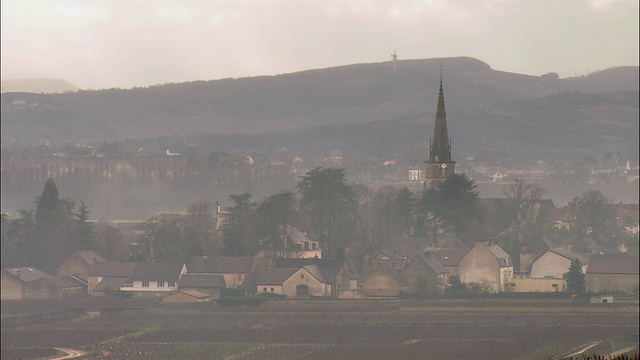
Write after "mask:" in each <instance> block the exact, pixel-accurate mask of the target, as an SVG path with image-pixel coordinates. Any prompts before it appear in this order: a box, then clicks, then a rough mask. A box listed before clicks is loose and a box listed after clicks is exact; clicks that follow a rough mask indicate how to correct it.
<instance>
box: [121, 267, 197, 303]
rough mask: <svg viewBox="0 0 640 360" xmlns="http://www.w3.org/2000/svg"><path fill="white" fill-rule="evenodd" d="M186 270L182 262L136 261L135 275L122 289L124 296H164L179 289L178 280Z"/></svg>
mask: <svg viewBox="0 0 640 360" xmlns="http://www.w3.org/2000/svg"><path fill="white" fill-rule="evenodd" d="M186 272H187V268H186V266H185V265H184V264H182V263H136V267H135V271H134V272H133V275H132V276H131V277H130V278H129V280H128V281H127V282H125V283H124V284H123V285H122V287H120V291H121V293H122V296H123V297H124V298H131V297H163V296H166V295H168V294H171V293H173V292H175V291H177V290H178V282H179V281H180V278H181V277H182V276H183V275H184V274H185V273H186Z"/></svg>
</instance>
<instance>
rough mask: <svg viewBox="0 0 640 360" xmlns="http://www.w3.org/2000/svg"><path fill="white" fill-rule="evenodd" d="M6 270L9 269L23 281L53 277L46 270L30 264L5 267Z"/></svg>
mask: <svg viewBox="0 0 640 360" xmlns="http://www.w3.org/2000/svg"><path fill="white" fill-rule="evenodd" d="M5 270H6V271H8V272H9V273H10V274H11V275H14V276H17V277H19V278H20V280H22V281H36V280H38V279H41V278H50V277H52V276H51V275H49V274H47V273H46V272H44V271H41V270H38V269H36V268H34V267H29V266H25V267H15V268H5Z"/></svg>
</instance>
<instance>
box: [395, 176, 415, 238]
mask: <svg viewBox="0 0 640 360" xmlns="http://www.w3.org/2000/svg"><path fill="white" fill-rule="evenodd" d="M415 207H416V202H415V200H414V198H413V191H411V190H409V188H407V187H406V186H404V187H402V189H400V190H399V191H398V193H397V194H396V197H395V199H394V201H393V219H394V223H395V225H396V228H397V229H398V231H399V232H400V234H402V235H404V236H409V235H411V234H413V215H414V212H415Z"/></svg>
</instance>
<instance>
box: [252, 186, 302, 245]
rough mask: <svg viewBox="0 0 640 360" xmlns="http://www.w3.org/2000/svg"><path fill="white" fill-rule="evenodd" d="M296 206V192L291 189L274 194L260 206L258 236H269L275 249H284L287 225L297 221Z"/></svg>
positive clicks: (270, 242)
mask: <svg viewBox="0 0 640 360" xmlns="http://www.w3.org/2000/svg"><path fill="white" fill-rule="evenodd" d="M295 206H296V198H295V194H294V193H293V192H290V191H284V192H281V193H278V194H273V195H271V196H269V197H268V198H266V199H265V200H264V201H263V202H262V203H260V205H259V206H258V237H259V238H261V239H263V238H269V239H270V241H269V245H270V247H272V248H273V249H275V250H283V246H284V242H283V241H282V240H283V236H284V230H285V228H286V226H288V225H295V224H296V223H297V217H298V214H297V212H296V208H295Z"/></svg>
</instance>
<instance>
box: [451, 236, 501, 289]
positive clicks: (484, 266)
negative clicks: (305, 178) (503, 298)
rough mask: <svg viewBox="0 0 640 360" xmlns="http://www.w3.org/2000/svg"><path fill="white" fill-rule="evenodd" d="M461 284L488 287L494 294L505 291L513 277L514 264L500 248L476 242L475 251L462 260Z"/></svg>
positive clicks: (483, 242) (471, 251) (484, 242)
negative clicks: (477, 284)
mask: <svg viewBox="0 0 640 360" xmlns="http://www.w3.org/2000/svg"><path fill="white" fill-rule="evenodd" d="M458 271H459V276H460V282H462V283H464V284H470V283H479V284H485V285H488V286H489V287H490V288H491V289H492V291H493V292H501V291H505V289H506V285H507V284H508V283H509V282H510V280H511V278H512V277H513V263H512V261H511V258H510V257H509V254H507V253H506V252H505V251H504V250H503V249H502V248H501V247H500V246H498V245H496V244H493V243H490V242H488V241H476V245H475V246H474V247H473V249H471V250H469V252H468V253H467V254H466V255H465V256H464V257H463V258H462V260H460V267H459V269H458Z"/></svg>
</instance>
